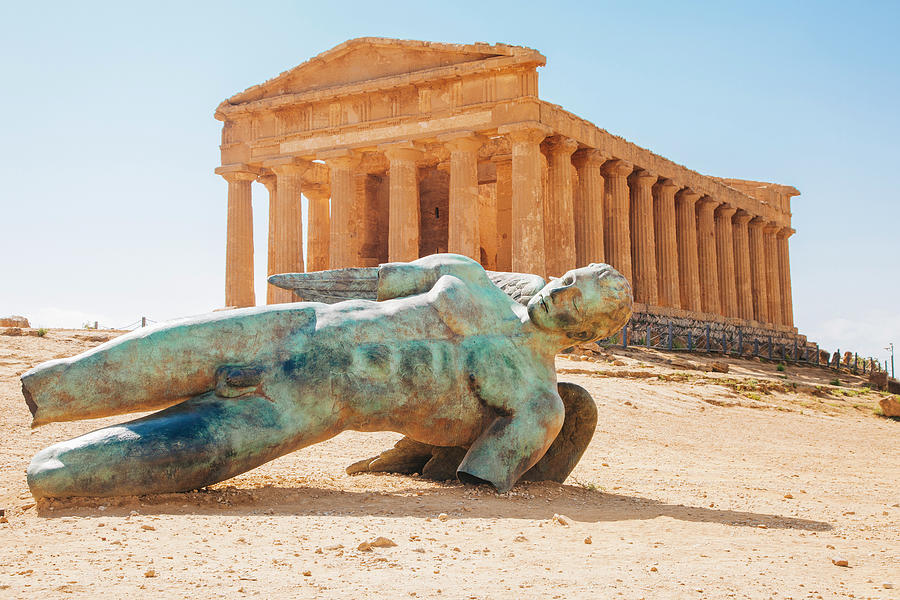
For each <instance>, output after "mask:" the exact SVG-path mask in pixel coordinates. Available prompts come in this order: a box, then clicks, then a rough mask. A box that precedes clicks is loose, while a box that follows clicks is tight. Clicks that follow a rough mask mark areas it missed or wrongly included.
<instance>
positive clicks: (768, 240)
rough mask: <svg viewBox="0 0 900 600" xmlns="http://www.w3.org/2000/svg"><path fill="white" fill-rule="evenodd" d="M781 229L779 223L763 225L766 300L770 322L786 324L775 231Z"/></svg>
mask: <svg viewBox="0 0 900 600" xmlns="http://www.w3.org/2000/svg"><path fill="white" fill-rule="evenodd" d="M780 229H781V226H780V225H778V224H777V223H767V224H766V226H765V227H763V244H764V245H765V252H766V300H768V309H767V310H766V313H767V314H768V315H769V322H770V323H773V324H775V325H784V319H783V312H782V309H781V273H780V269H779V265H778V240H777V239H776V238H775V233H776V232H777V231H778V230H780Z"/></svg>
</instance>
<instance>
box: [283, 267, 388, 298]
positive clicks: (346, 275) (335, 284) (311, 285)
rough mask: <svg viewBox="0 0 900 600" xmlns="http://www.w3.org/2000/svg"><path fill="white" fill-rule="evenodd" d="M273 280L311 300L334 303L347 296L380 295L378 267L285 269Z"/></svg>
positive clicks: (372, 296) (373, 296)
mask: <svg viewBox="0 0 900 600" xmlns="http://www.w3.org/2000/svg"><path fill="white" fill-rule="evenodd" d="M269 283H271V284H272V285H274V286H276V287H280V288H284V289H286V290H291V291H293V292H294V293H295V294H297V295H298V296H300V297H301V298H302V299H303V300H306V301H308V302H324V303H325V304H334V303H335V302H342V301H344V300H375V299H377V297H378V267H356V268H350V269H331V270H330V271H313V272H312V273H282V274H280V275H272V276H270V277H269Z"/></svg>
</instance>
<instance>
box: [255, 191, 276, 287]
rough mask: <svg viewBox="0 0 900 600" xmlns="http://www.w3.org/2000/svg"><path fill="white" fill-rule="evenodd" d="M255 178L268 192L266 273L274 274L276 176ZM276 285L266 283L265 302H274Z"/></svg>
mask: <svg viewBox="0 0 900 600" xmlns="http://www.w3.org/2000/svg"><path fill="white" fill-rule="evenodd" d="M256 180H257V181H258V182H260V183H261V184H263V185H264V186H266V191H267V192H269V224H268V228H269V231H268V237H267V238H266V240H267V241H266V274H267V275H274V274H275V206H276V200H275V195H276V194H277V187H278V186H277V178H276V177H275V174H274V173H270V174H268V175H259V176H257V178H256ZM276 290H278V288H277V287H275V286H274V285H272V284H270V283H266V304H275V296H276Z"/></svg>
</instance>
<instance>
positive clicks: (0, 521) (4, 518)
mask: <svg viewBox="0 0 900 600" xmlns="http://www.w3.org/2000/svg"><path fill="white" fill-rule="evenodd" d="M0 523H9V519H7V518H6V517H0Z"/></svg>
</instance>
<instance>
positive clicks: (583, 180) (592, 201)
mask: <svg viewBox="0 0 900 600" xmlns="http://www.w3.org/2000/svg"><path fill="white" fill-rule="evenodd" d="M607 160H608V159H607V157H605V156H604V155H603V154H602V153H601V152H600V151H599V150H594V149H586V150H578V151H577V152H575V154H573V155H572V163H573V164H574V165H575V169H576V173H577V174H578V185H577V186H576V188H575V195H574V198H573V207H574V208H573V210H574V214H575V215H577V217H576V218H575V219H574V221H575V264H576V266H579V267H583V266H585V265H589V264H591V263H602V262H604V261H605V258H604V257H605V256H606V253H605V252H604V249H603V204H604V196H605V194H606V191H605V188H606V180H605V179H604V178H603V171H602V168H603V163H604V162H606V161H607ZM498 177H499V174H498Z"/></svg>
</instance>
